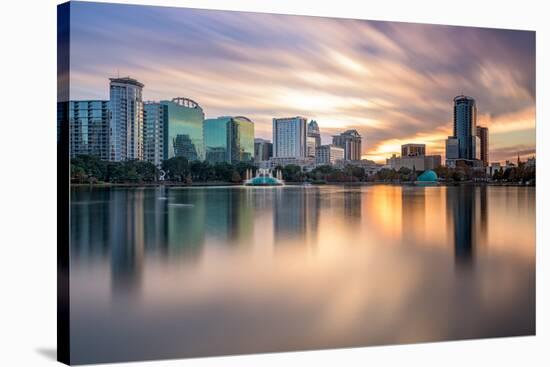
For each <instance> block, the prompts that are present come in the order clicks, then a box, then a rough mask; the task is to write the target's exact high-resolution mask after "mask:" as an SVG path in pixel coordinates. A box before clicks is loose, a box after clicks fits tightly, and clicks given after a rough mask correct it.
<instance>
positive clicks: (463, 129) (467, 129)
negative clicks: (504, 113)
mask: <svg viewBox="0 0 550 367" xmlns="http://www.w3.org/2000/svg"><path fill="white" fill-rule="evenodd" d="M455 147H456V149H455ZM480 150H481V149H480V139H479V137H478V135H477V107H476V101H475V100H474V99H473V98H472V97H468V96H464V95H460V96H456V97H455V98H454V111H453V136H449V138H448V139H447V142H446V155H447V165H449V166H453V165H454V164H455V163H456V160H462V161H470V162H472V164H475V161H477V160H479V159H480Z"/></svg>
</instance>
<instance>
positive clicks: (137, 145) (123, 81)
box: [109, 77, 143, 161]
mask: <svg viewBox="0 0 550 367" xmlns="http://www.w3.org/2000/svg"><path fill="white" fill-rule="evenodd" d="M109 80H110V85H109V100H110V108H111V119H110V122H109V131H110V136H109V159H110V160H112V161H121V160H127V159H143V101H142V91H143V84H141V83H140V82H138V81H137V80H135V79H132V78H130V77H125V78H110V79H109Z"/></svg>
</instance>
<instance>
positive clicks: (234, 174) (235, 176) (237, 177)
mask: <svg viewBox="0 0 550 367" xmlns="http://www.w3.org/2000/svg"><path fill="white" fill-rule="evenodd" d="M231 182H233V183H238V182H241V175H239V172H237V171H233V172H232V173H231Z"/></svg>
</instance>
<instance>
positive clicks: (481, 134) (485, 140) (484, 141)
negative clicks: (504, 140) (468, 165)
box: [476, 126, 489, 167]
mask: <svg viewBox="0 0 550 367" xmlns="http://www.w3.org/2000/svg"><path fill="white" fill-rule="evenodd" d="M476 135H477V136H478V138H479V159H480V160H481V161H482V162H483V166H484V167H487V166H489V128H487V127H484V126H477V127H476Z"/></svg>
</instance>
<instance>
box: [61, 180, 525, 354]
mask: <svg viewBox="0 0 550 367" xmlns="http://www.w3.org/2000/svg"><path fill="white" fill-rule="evenodd" d="M535 206H536V205H535V188H530V187H504V186H453V187H444V186H437V187H414V186H392V185H372V186H331V185H326V186H309V187H305V186H304V187H299V186H284V187H275V188H269V187H257V188H254V187H208V188H199V187H197V188H185V187H182V188H177V187H172V188H167V187H147V188H121V187H111V188H87V187H84V188H82V187H75V188H73V189H72V190H71V270H70V274H71V280H70V291H71V300H70V308H71V359H72V361H73V363H98V362H107V361H109V362H114V361H128V360H142V359H160V358H181V357H197V356H211V355H226V354H242V353H260V352H261V353H263V352H278V351H290V350H304V349H323V348H339V347H353V346H369V345H383V344H400V343H418V342H430V341H442V340H455V339H470V338H487V337H502V336H516V335H533V334H534V333H535Z"/></svg>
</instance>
